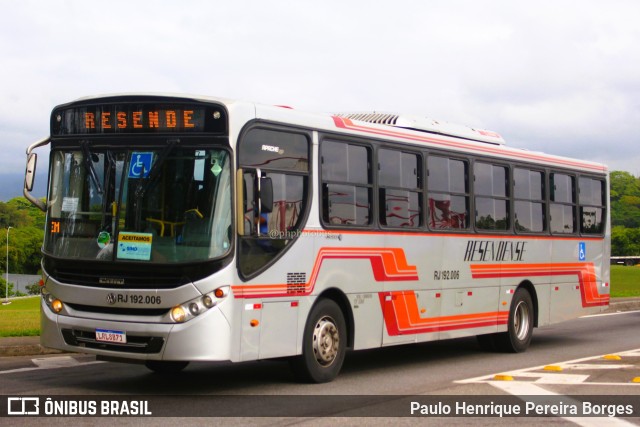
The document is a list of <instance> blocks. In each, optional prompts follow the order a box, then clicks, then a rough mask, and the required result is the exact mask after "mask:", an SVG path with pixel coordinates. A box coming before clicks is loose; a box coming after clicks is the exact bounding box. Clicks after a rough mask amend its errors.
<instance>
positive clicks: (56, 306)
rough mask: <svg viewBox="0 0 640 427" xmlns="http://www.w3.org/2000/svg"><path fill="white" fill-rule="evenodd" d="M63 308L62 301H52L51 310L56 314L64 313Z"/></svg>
mask: <svg viewBox="0 0 640 427" xmlns="http://www.w3.org/2000/svg"><path fill="white" fill-rule="evenodd" d="M62 308H63V305H62V301H60V300H59V299H54V300H53V301H51V310H53V311H54V312H56V313H60V312H61V311H62Z"/></svg>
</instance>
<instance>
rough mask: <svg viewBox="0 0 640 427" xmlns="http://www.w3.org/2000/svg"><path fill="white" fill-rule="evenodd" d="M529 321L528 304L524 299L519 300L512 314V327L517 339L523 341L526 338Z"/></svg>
mask: <svg viewBox="0 0 640 427" xmlns="http://www.w3.org/2000/svg"><path fill="white" fill-rule="evenodd" d="M529 322H530V320H529V306H528V305H527V304H526V303H525V302H524V301H520V302H519V303H518V305H517V306H516V310H515V313H514V316H513V329H514V331H515V332H516V337H517V338H518V340H520V341H523V340H525V339H526V338H527V335H528V334H529Z"/></svg>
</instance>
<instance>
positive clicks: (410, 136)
mask: <svg viewBox="0 0 640 427" xmlns="http://www.w3.org/2000/svg"><path fill="white" fill-rule="evenodd" d="M134 97H135V98H137V99H138V100H139V99H141V98H144V97H149V98H150V99H152V98H159V97H161V98H176V99H180V100H194V101H200V102H216V103H221V104H223V105H225V106H226V107H227V108H228V109H229V110H230V111H231V110H234V109H240V110H244V111H251V112H252V113H253V112H254V111H255V118H257V119H263V120H270V121H276V122H281V123H288V124H294V125H299V126H305V127H311V128H314V129H318V130H324V131H328V132H341V133H348V134H352V135H359V136H366V137H375V138H379V139H388V140H393V141H396V142H400V143H407V144H410V145H417V146H422V147H429V148H432V149H434V150H437V149H446V150H451V151H455V152H459V153H467V154H468V153H472V154H478V155H486V156H493V157H498V158H504V159H509V160H514V161H522V162H527V163H533V164H538V165H541V166H556V167H566V168H571V169H577V170H582V171H589V172H597V173H606V172H607V171H608V168H607V166H606V165H603V164H601V163H597V162H592V161H588V160H582V159H575V158H569V157H563V156H556V155H551V154H546V153H542V152H536V151H530V150H526V149H522V148H513V147H508V146H507V145H505V141H504V139H503V138H502V137H501V136H500V135H499V134H498V133H496V132H492V131H487V130H484V129H477V128H471V127H467V126H463V125H457V124H452V123H448V122H442V121H439V120H434V119H429V118H425V117H416V116H403V115H398V114H388V113H341V114H329V113H309V112H303V111H298V110H295V109H292V108H289V107H282V106H274V105H264V104H257V103H252V102H245V101H237V100H232V99H227V98H220V97H210V96H202V95H190V94H173V93H122V94H109V95H99V96H90V97H84V98H80V99H77V100H76V101H73V102H71V103H69V104H74V103H75V102H81V103H82V102H87V101H99V100H105V101H106V100H113V99H115V98H122V99H126V98H129V99H131V98H134Z"/></svg>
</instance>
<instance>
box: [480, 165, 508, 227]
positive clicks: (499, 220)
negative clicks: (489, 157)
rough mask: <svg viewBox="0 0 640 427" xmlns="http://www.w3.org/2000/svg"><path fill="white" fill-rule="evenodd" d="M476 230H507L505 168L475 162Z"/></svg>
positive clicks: (506, 179)
mask: <svg viewBox="0 0 640 427" xmlns="http://www.w3.org/2000/svg"><path fill="white" fill-rule="evenodd" d="M473 172H474V195H475V203H476V228H477V229H479V230H508V229H509V185H508V184H509V171H508V169H507V168H506V167H505V166H499V165H492V164H489V163H481V162H476V163H475V165H474V170H473Z"/></svg>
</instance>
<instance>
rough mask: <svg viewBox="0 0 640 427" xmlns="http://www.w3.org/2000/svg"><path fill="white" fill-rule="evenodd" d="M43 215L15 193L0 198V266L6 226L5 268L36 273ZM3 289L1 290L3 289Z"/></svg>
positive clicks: (17, 272) (2, 264)
mask: <svg viewBox="0 0 640 427" xmlns="http://www.w3.org/2000/svg"><path fill="white" fill-rule="evenodd" d="M44 224H45V215H44V212H42V211H41V210H40V209H38V208H36V207H35V206H33V205H32V204H31V203H30V202H29V201H28V200H27V199H25V198H23V197H16V198H14V199H11V200H9V201H8V202H0V254H3V255H4V256H0V269H1V270H2V272H6V271H7V266H6V264H7V261H6V248H7V227H9V226H10V227H12V228H11V230H10V231H9V271H10V272H11V273H16V274H37V272H38V270H39V269H40V248H41V247H42V241H43V240H44ZM3 292H4V291H3Z"/></svg>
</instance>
